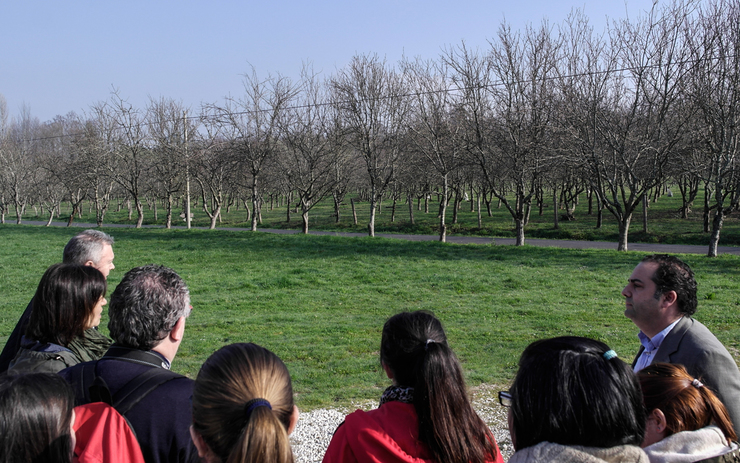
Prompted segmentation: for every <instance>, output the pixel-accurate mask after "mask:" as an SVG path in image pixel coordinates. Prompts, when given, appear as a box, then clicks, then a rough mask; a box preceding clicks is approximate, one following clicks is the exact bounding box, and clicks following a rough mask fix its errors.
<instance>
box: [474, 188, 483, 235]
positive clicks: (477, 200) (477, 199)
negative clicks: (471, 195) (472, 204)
mask: <svg viewBox="0 0 740 463" xmlns="http://www.w3.org/2000/svg"><path fill="white" fill-rule="evenodd" d="M480 195H481V194H480V192H478V194H477V195H476V197H475V198H476V202H477V203H478V204H477V207H478V230H480V229H482V228H483V217H481V212H480Z"/></svg>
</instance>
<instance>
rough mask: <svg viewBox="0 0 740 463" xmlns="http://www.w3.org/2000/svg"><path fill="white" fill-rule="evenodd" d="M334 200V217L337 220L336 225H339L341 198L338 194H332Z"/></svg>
mask: <svg viewBox="0 0 740 463" xmlns="http://www.w3.org/2000/svg"><path fill="white" fill-rule="evenodd" d="M332 197H333V198H334V217H335V218H336V220H335V222H334V223H339V197H338V196H337V194H336V193H334V194H332Z"/></svg>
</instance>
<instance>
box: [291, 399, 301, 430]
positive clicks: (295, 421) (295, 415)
mask: <svg viewBox="0 0 740 463" xmlns="http://www.w3.org/2000/svg"><path fill="white" fill-rule="evenodd" d="M299 416H300V412H299V411H298V407H296V406H295V405H293V413H291V414H290V424H289V425H288V435H291V434H293V430H294V429H295V426H296V425H297V424H298V417H299Z"/></svg>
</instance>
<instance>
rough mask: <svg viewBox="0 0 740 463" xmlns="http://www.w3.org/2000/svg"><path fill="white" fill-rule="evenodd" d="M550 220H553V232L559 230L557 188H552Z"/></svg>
mask: <svg viewBox="0 0 740 463" xmlns="http://www.w3.org/2000/svg"><path fill="white" fill-rule="evenodd" d="M552 219H553V226H552V228H554V229H555V230H557V229H559V228H560V224H559V223H558V188H557V187H552Z"/></svg>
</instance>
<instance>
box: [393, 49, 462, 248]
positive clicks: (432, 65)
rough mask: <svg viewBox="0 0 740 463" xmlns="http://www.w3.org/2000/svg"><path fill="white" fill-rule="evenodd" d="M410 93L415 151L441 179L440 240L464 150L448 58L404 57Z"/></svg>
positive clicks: (411, 123) (445, 229)
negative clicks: (452, 176) (452, 178)
mask: <svg viewBox="0 0 740 463" xmlns="http://www.w3.org/2000/svg"><path fill="white" fill-rule="evenodd" d="M402 66H403V69H404V72H405V74H406V75H407V77H408V80H409V86H410V87H411V88H412V89H413V91H412V94H411V105H410V108H411V109H410V112H411V114H410V117H409V118H408V124H407V130H409V132H410V135H411V136H410V137H409V138H410V141H411V144H412V146H413V148H414V151H416V152H418V153H419V154H420V155H421V156H422V158H423V159H424V160H425V161H426V162H428V163H429V165H430V166H432V168H433V169H434V171H435V172H436V173H437V175H438V176H439V178H440V180H441V181H442V201H441V202H440V208H439V240H440V241H442V242H445V241H446V238H447V224H446V215H447V204H448V202H449V197H450V192H449V180H450V174H451V173H453V172H454V171H455V170H456V169H459V168H460V166H461V165H462V164H463V162H464V150H463V146H461V144H460V143H458V141H459V134H458V133H457V132H458V131H459V130H460V128H461V125H460V124H459V123H458V121H457V120H456V118H455V114H454V100H453V97H452V95H451V93H450V91H449V90H450V78H449V75H448V74H449V67H448V65H447V63H446V62H444V61H441V62H433V61H422V60H420V59H417V60H414V61H404V62H403V63H402Z"/></svg>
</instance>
